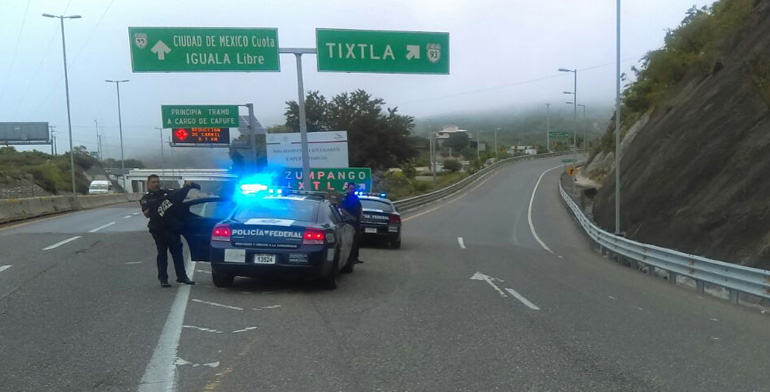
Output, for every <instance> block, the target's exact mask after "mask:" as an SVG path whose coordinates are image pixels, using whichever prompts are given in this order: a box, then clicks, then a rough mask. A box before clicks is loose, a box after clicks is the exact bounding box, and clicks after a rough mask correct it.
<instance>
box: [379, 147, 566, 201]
mask: <svg viewBox="0 0 770 392" xmlns="http://www.w3.org/2000/svg"><path fill="white" fill-rule="evenodd" d="M569 154H572V151H565V152H558V153H557V152H553V153H547V154H538V155H524V156H519V157H511V158H506V159H502V160H500V161H497V162H495V163H493V164H491V165H489V166H487V167H485V168H483V169H481V170H479V171H477V172H476V173H473V174H471V175H470V176H468V177H465V178H463V179H462V180H461V181H458V182H456V183H454V184H452V185H450V186H448V187H446V188H442V189H439V190H436V191H433V192H430V193H426V194H424V195H418V196H413V197H410V198H407V199H403V200H397V201H394V202H393V204H395V205H396V208H398V209H399V210H400V211H406V210H409V209H412V208H415V207H418V206H421V205H424V204H428V203H432V202H434V201H437V200H441V199H443V198H445V197H447V196H450V195H452V194H454V193H455V192H458V191H461V190H463V189H464V188H465V187H467V186H468V185H470V184H472V183H474V182H476V181H478V180H480V179H481V178H483V177H484V176H486V175H487V174H489V173H491V172H493V171H494V170H497V169H498V168H500V167H502V166H505V165H508V164H511V163H515V162H521V161H526V160H530V159H539V158H548V157H555V156H560V155H569Z"/></svg>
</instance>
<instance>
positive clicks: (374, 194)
mask: <svg viewBox="0 0 770 392" xmlns="http://www.w3.org/2000/svg"><path fill="white" fill-rule="evenodd" d="M354 193H355V194H356V196H369V197H379V198H380V199H387V198H388V195H387V194H386V193H371V192H360V191H356V192H354Z"/></svg>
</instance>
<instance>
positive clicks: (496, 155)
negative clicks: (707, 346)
mask: <svg viewBox="0 0 770 392" xmlns="http://www.w3.org/2000/svg"><path fill="white" fill-rule="evenodd" d="M499 130H500V128H496V129H495V162H497V161H499V160H500V154H498V150H497V131H499Z"/></svg>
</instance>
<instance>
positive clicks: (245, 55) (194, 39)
mask: <svg viewBox="0 0 770 392" xmlns="http://www.w3.org/2000/svg"><path fill="white" fill-rule="evenodd" d="M128 37H129V40H130V42H129V46H130V47H131V69H132V70H133V71H134V72H216V71H220V72H221V71H240V72H250V71H280V70H281V64H280V61H279V57H278V29H274V28H223V27H217V28H206V27H129V28H128Z"/></svg>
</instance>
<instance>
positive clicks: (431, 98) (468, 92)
mask: <svg viewBox="0 0 770 392" xmlns="http://www.w3.org/2000/svg"><path fill="white" fill-rule="evenodd" d="M639 57H640V56H633V57H627V58H625V59H623V60H621V62H628V61H631V60H634V61H637V60H639ZM614 64H615V62H611V63H605V64H599V65H593V66H590V67H586V68H579V69H578V71H589V70H592V69H597V68H602V67H607V66H610V65H614ZM560 76H562V74H554V75H550V76H543V77H540V78H535V79H528V80H522V81H518V82H514V83H509V84H503V85H500V86H492V87H485V88H481V89H476V90H469V91H463V92H459V93H455V94H449V95H442V96H438V97H430V98H423V99H416V100H412V101H404V102H399V103H398V104H397V105H396V106H401V105H408V104H411V103H418V102H426V101H436V100H440V99H448V98H455V97H460V96H463V95H472V94H478V93H483V92H487V91H493V90H500V89H504V88H508V87H515V86H521V85H524V84H530V83H536V82H541V81H543V80H548V79H554V78H557V77H560Z"/></svg>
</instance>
